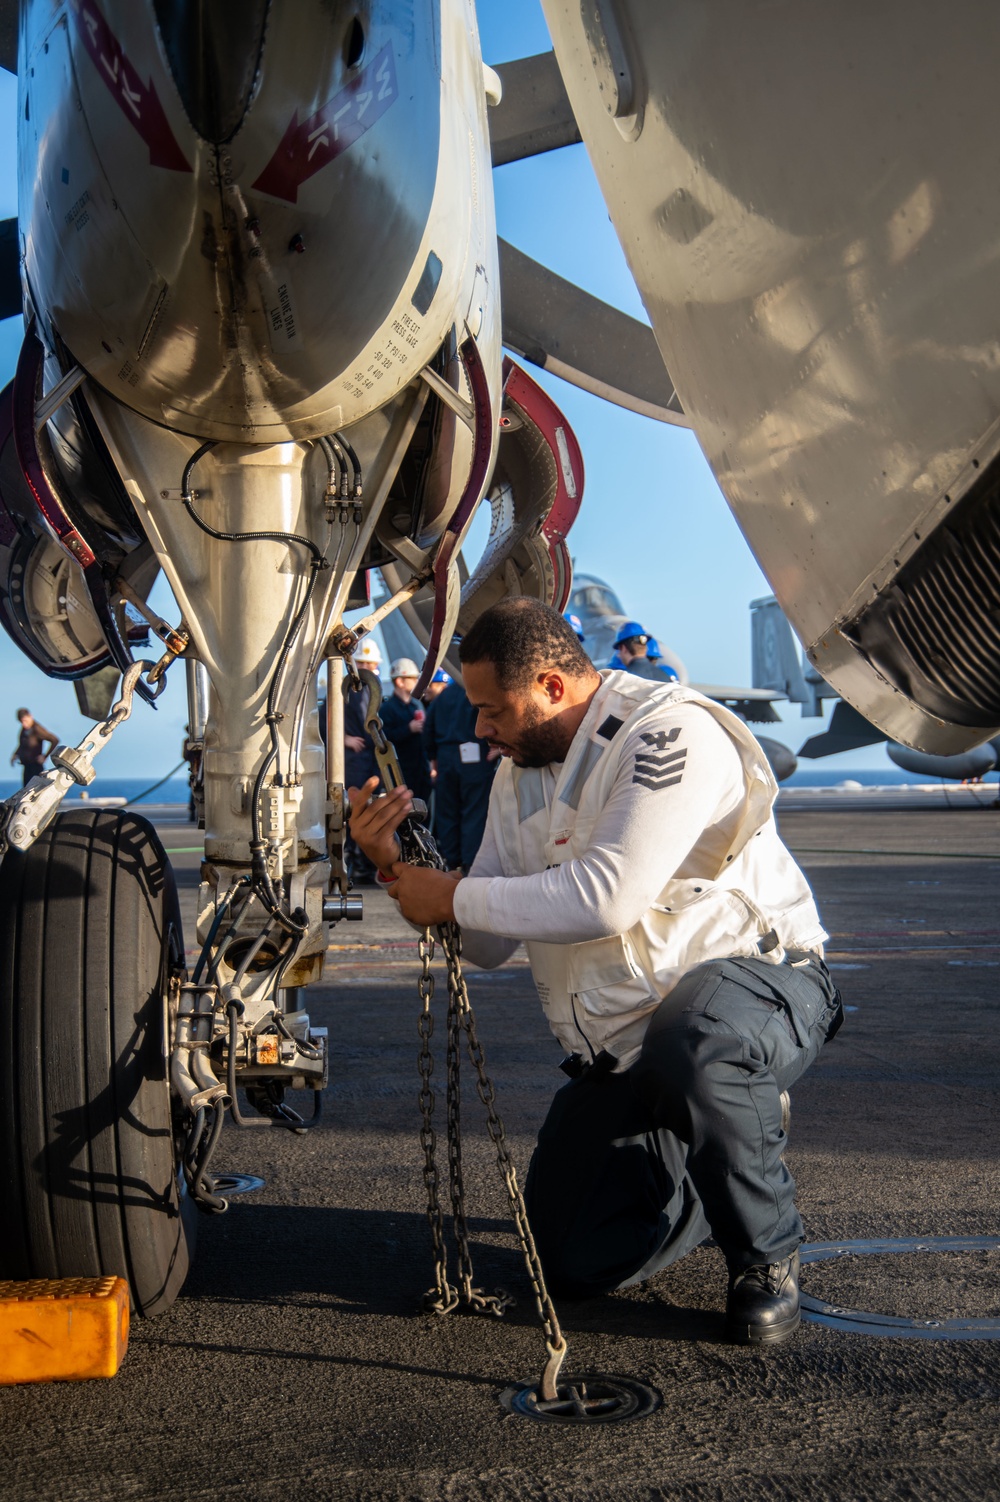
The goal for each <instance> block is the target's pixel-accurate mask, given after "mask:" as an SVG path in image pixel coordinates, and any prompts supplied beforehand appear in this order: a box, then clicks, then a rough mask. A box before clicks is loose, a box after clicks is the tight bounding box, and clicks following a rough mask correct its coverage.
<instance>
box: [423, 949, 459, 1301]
mask: <svg viewBox="0 0 1000 1502" xmlns="http://www.w3.org/2000/svg"><path fill="white" fill-rule="evenodd" d="M419 951H420V975H419V977H418V979H417V993H418V995H419V997H420V1017H419V1019H418V1022H417V1032H418V1033H419V1035H420V1053H419V1055H418V1057H417V1065H418V1068H419V1070H420V1118H421V1125H420V1146H421V1147H422V1148H423V1150H424V1187H425V1188H426V1190H427V1223H428V1225H429V1226H430V1228H431V1245H432V1248H433V1252H434V1287H433V1289H431V1290H430V1291H429V1292H428V1293H426V1294H425V1295H424V1307H425V1308H426V1309H427V1310H428V1311H429V1312H430V1313H432V1314H450V1313H451V1311H452V1310H453V1309H457V1307H458V1289H457V1288H454V1287H453V1286H452V1285H451V1283H449V1282H448V1253H447V1250H446V1249H445V1242H444V1216H443V1214H442V1212H441V1197H440V1193H439V1189H440V1182H439V1178H438V1170H437V1159H436V1148H437V1133H436V1132H435V1130H434V1086H433V1084H432V1083H431V1075H432V1074H433V1072H434V1056H433V1054H432V1052H431V1038H432V1037H433V1036H434V1013H433V1012H432V1011H431V1002H432V1000H433V999H434V976H433V975H432V974H431V960H432V959H433V958H434V940H433V939H432V938H431V935H430V933H429V932H425V933H424V934H423V936H422V937H421V940H420V945H419Z"/></svg>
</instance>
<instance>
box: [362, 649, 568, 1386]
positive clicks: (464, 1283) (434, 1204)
mask: <svg viewBox="0 0 1000 1502" xmlns="http://www.w3.org/2000/svg"><path fill="white" fill-rule="evenodd" d="M345 662H346V665H347V674H348V676H347V678H346V679H345V684H346V685H349V686H350V687H351V688H353V689H360V688H365V689H367V691H368V704H367V707H366V710H365V728H366V729H367V730H368V732H369V734H370V735H371V737H372V741H373V744H374V746H375V759H376V762H377V764H378V768H379V772H380V774H381V776H382V781H383V783H384V785H385V789H386V791H387V792H392V790H393V789H394V788H397V787H399V786H400V785H401V784H402V782H403V776H402V773H401V771H400V768H399V762H398V760H397V758H396V752H395V748H394V747H393V745H392V742H391V741H390V740H389V739H388V738H387V736H386V734H385V731H384V729H383V727H382V721H381V719H380V717H379V707H380V705H381V702H382V685H381V683H380V682H379V679H378V677H377V676H376V675H375V674H374V673H372V672H369V671H368V670H367V669H364V668H362V669H360V670H359V669H358V668H357V667H356V666H355V664H354V662H353V661H352V659H351V657H350V656H349V655H347V656H345ZM415 805H416V806H415V809H414V812H413V813H411V814H409V815H408V816H407V818H406V819H404V821H403V823H402V824H401V825H400V827H399V830H398V831H397V833H398V836H399V843H400V851H401V855H402V859H403V860H404V861H406V862H407V863H408V864H410V865H415V866H427V867H430V868H432V869H434V870H438V871H443V870H445V869H446V867H445V862H444V859H443V857H442V855H441V852H440V851H439V850H438V848H437V844H436V842H435V840H434V837H433V835H432V834H431V833H430V830H429V829H428V828H427V826H426V824H425V823H424V822H423V821H424V819H425V818H426V809H425V808H424V806H423V805H422V804H420V803H419V801H418V800H415ZM436 937H437V942H438V943H439V944H440V945H441V949H442V952H443V954H444V958H445V964H446V967H447V974H448V1011H447V1113H448V1124H447V1145H448V1185H449V1192H450V1199H451V1213H452V1226H453V1230H454V1236H455V1243H456V1252H457V1273H456V1283H455V1284H452V1283H451V1282H450V1281H449V1277H448V1252H447V1248H446V1245H445V1234H444V1214H443V1211H442V1209H441V1196H440V1183H441V1179H440V1174H439V1171H438V1166H437V1153H436V1149H437V1133H436V1132H435V1129H434V1107H435V1093H434V1087H433V1085H432V1083H431V1076H432V1073H433V1069H434V1059H433V1055H432V1052H431V1038H432V1036H433V1033H434V1014H433V1012H432V1010H431V1001H432V1000H433V997H434V976H433V974H432V973H431V961H432V959H433V957H434V944H435V937H434V935H432V933H431V931H430V929H429V928H428V929H425V930H424V933H423V935H422V936H421V939H420V944H419V953H420V966H421V968H420V975H419V977H418V980H417V993H418V995H419V997H420V1015H419V1018H418V1023H417V1030H418V1034H419V1037H420V1052H419V1054H418V1067H419V1070H420V1115H421V1127H420V1144H421V1147H422V1148H423V1152H424V1169H423V1176H424V1185H425V1187H426V1190H427V1220H428V1223H429V1225H430V1228H431V1242H432V1246H433V1254H434V1277H435V1281H434V1287H433V1288H431V1289H429V1290H428V1292H427V1293H426V1294H425V1295H424V1307H425V1308H426V1309H428V1310H430V1311H431V1312H432V1313H434V1314H450V1313H451V1311H452V1310H453V1309H456V1308H458V1307H459V1305H460V1304H464V1305H465V1306H466V1307H467V1308H468V1309H471V1310H473V1311H474V1312H476V1313H478V1314H492V1315H495V1316H497V1317H499V1316H501V1315H502V1314H503V1313H504V1310H505V1309H506V1308H507V1307H508V1305H509V1304H511V1303H512V1302H513V1300H512V1299H511V1297H510V1295H509V1294H507V1293H505V1292H503V1290H498V1291H497V1292H496V1293H495V1294H486V1293H484V1292H483V1291H482V1289H481V1288H477V1287H475V1285H474V1283H473V1276H474V1275H473V1269H472V1252H471V1249H470V1247H469V1232H468V1222H467V1219H466V1212H465V1182H464V1178H463V1174H462V1132H461V1072H460V1071H461V1045H462V1038H463V1034H464V1038H465V1045H466V1048H467V1050H468V1054H469V1058H470V1060H471V1062H472V1065H473V1068H474V1069H475V1071H476V1093H477V1094H478V1096H479V1099H480V1100H481V1101H482V1103H483V1106H484V1107H485V1109H486V1123H487V1130H488V1132H489V1135H490V1140H491V1141H492V1143H493V1146H494V1148H495V1149H496V1156H497V1164H498V1166H499V1169H500V1174H501V1177H502V1178H503V1181H504V1186H505V1188H506V1190H507V1198H508V1201H509V1203H510V1209H511V1216H512V1218H513V1221H514V1227H515V1230H516V1231H517V1236H518V1240H519V1242H520V1245H521V1251H522V1254H523V1256H524V1261H525V1266H526V1267H527V1270H528V1277H529V1279H530V1280H531V1287H532V1291H533V1293H534V1296H535V1304H536V1307H537V1309H538V1317H539V1319H540V1320H541V1323H542V1328H543V1330H544V1333H545V1349H546V1351H547V1353H548V1359H547V1361H546V1363H545V1368H544V1370H543V1373H542V1377H541V1381H540V1383H539V1386H538V1393H539V1397H540V1398H541V1399H542V1400H543V1401H548V1402H553V1401H555V1399H556V1398H557V1396H558V1388H557V1382H558V1377H559V1369H560V1367H561V1366H562V1363H563V1360H564V1359H565V1356H566V1350H567V1345H566V1338H565V1336H564V1335H563V1333H562V1329H561V1328H560V1325H559V1317H558V1315H557V1314H556V1311H555V1306H554V1305H553V1303H552V1299H551V1297H550V1295H549V1292H548V1289H547V1288H546V1286H545V1277H544V1274H543V1272H542V1265H541V1260H540V1258H539V1256H538V1251H537V1248H536V1246H535V1241H534V1237H533V1236H532V1234H531V1226H530V1224H529V1222H528V1214H527V1211H526V1209H525V1204H524V1195H523V1194H522V1192H521V1187H520V1184H519V1183H518V1179H517V1169H516V1167H515V1165H514V1160H513V1158H512V1157H511V1153H510V1148H509V1147H508V1145H507V1136H506V1132H505V1129H504V1124H503V1120H502V1118H501V1117H500V1115H499V1113H498V1111H497V1109H496V1088H495V1086H494V1084H493V1081H492V1080H491V1079H490V1076H489V1073H488V1071H487V1067H486V1056H485V1053H484V1051H483V1046H482V1044H481V1043H480V1041H479V1036H478V1033H477V1030H476V1018H475V1013H474V1012H473V1010H472V1003H471V1001H470V1000H469V990H468V986H467V984H466V980H465V975H464V973H463V969H462V934H461V929H460V928H459V926H458V924H457V923H443V924H441V925H440V926H439V927H438V928H437V929H436Z"/></svg>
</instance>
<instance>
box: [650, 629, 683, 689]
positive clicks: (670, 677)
mask: <svg viewBox="0 0 1000 1502" xmlns="http://www.w3.org/2000/svg"><path fill="white" fill-rule="evenodd" d="M646 656H647V658H648V659H649V661H650V662H651V663H652V664H653V665H654V667H658V668H659V670H660V672H661V673H662V674H663V676H664V678H666V680H667V682H668V683H680V681H681V680H680V678H679V676H678V674H677V669H676V668H672V667H671V666H670V664H669V662H664V661H663V653H662V652H661V651H660V643H659V642H658V641H657V640H656V637H655V636H651V637H650V638H649V640H648V642H647V643H646Z"/></svg>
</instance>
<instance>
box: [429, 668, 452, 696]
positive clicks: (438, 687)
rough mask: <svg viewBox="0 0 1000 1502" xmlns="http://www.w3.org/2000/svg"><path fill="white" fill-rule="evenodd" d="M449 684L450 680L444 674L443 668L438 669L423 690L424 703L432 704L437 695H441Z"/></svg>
mask: <svg viewBox="0 0 1000 1502" xmlns="http://www.w3.org/2000/svg"><path fill="white" fill-rule="evenodd" d="M450 682H451V679H450V678H449V676H448V674H447V673H446V672H445V670H444V668H438V670H437V672H436V673H435V674H434V677H433V678H432V679H431V681H430V683H428V685H427V687H426V688H425V689H424V703H425V704H433V702H434V700H435V699H436V698H437V696H438V694H443V693H444V691H445V689H446V688H447V687H448V684H449V683H450Z"/></svg>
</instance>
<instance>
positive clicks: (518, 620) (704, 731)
mask: <svg viewBox="0 0 1000 1502" xmlns="http://www.w3.org/2000/svg"><path fill="white" fill-rule="evenodd" d="M460 657H461V660H462V665H463V675H464V679H465V688H466V692H467V694H468V697H469V699H470V701H471V702H472V703H473V704H474V705H475V706H476V708H477V710H478V721H477V725H476V733H477V735H479V736H482V737H484V738H485V739H487V740H488V741H489V742H490V744H491V745H493V746H495V747H497V748H498V749H499V750H500V752H501V753H502V755H503V763H502V765H501V768H500V770H499V772H498V774H497V777H496V779H495V781H494V784H493V789H492V794H491V798H490V806H489V818H488V822H487V827H486V833H485V836H484V839H483V843H482V846H481V847H480V850H479V853H478V855H477V857H476V859H475V861H474V863H473V865H472V868H471V870H470V872H469V874H468V876H467V877H465V878H461V879H457V878H456V874H455V873H450V874H445V873H442V872H437V871H431V870H427V869H425V868H421V867H416V866H409V865H405V864H403V863H401V862H400V861H399V858H398V857H399V849H398V844H397V842H396V838H395V832H394V831H395V829H396V828H397V827H398V825H399V823H400V821H401V819H402V818H403V817H404V815H405V813H406V812H407V809H408V807H409V794H408V793H407V790H406V789H397V790H396V792H395V793H393V794H391V795H389V796H388V797H386V798H379V799H376V800H374V801H370V794H371V793H372V792H373V790H374V786H375V784H374V781H369V782H368V783H366V784H365V787H364V788H363V789H360V790H358V789H352V790H351V802H352V809H353V812H352V819H351V827H352V832H353V834H354V838H355V839H356V840H357V842H358V844H359V845H360V846H361V847H362V848H363V849H364V850H365V851H366V852H367V853H368V855H369V856H370V858H371V859H372V860H373V861H375V862H376V864H377V865H378V866H379V868H380V871H381V873H382V878H381V879H382V880H383V881H391V883H392V885H391V887H390V891H391V893H392V895H394V896H395V897H396V898H397V899H398V900H399V903H400V907H401V910H402V912H403V914H404V916H405V917H406V918H408V919H409V920H410V921H411V922H413V923H415V924H417V925H419V926H421V927H422V926H424V925H432V926H433V925H435V924H438V923H442V922H450V921H455V922H457V923H460V924H461V926H462V941H463V952H464V954H465V955H466V956H467V957H468V958H469V959H470V960H472V961H473V962H474V963H475V964H478V965H483V966H487V967H493V966H496V965H499V964H501V963H502V962H503V961H504V960H505V959H506V958H507V957H508V956H509V955H510V954H512V953H513V951H514V949H515V948H516V947H517V945H518V943H519V942H522V941H523V942H524V944H525V946H526V949H527V952H528V958H529V961H530V964H531V970H532V975H533V977H534V980H535V985H536V987H537V989H538V994H539V997H540V999H541V1003H542V1006H543V1008H544V1009H545V1012H546V1015H547V1017H548V1020H549V1023H550V1025H551V1028H552V1031H553V1032H554V1033H555V1035H556V1037H557V1038H558V1039H559V1041H560V1043H562V1045H563V1047H564V1048H565V1050H566V1053H567V1058H566V1059H565V1060H564V1062H563V1066H562V1067H563V1068H564V1070H565V1071H566V1073H567V1074H568V1075H569V1076H570V1080H569V1083H568V1084H566V1085H564V1086H563V1088H562V1089H561V1090H559V1091H558V1093H557V1094H556V1096H555V1099H554V1100H553V1102H552V1105H551V1107H550V1109H549V1113H548V1116H547V1118H546V1120H545V1123H544V1125H543V1127H542V1129H541V1132H540V1134H539V1138H538V1144H537V1147H536V1149H535V1153H534V1155H533V1158H532V1162H531V1167H530V1169H529V1173H528V1178H527V1183H526V1187H525V1195H526V1200H527V1206H528V1213H529V1217H530V1220H531V1225H532V1229H533V1232H534V1236H535V1240H536V1243H537V1246H538V1249H539V1252H540V1254H541V1258H542V1264H543V1266H544V1269H545V1275H546V1278H547V1280H548V1282H549V1285H550V1287H551V1289H552V1291H553V1292H554V1293H557V1294H560V1295H562V1296H563V1297H581V1298H582V1297H590V1296H593V1295H597V1294H601V1293H605V1292H608V1291H610V1290H612V1289H615V1288H625V1287H629V1286H631V1285H633V1284H636V1283H640V1282H642V1281H643V1280H644V1279H646V1278H648V1277H650V1276H651V1275H652V1274H653V1273H656V1272H658V1271H660V1269H662V1268H663V1267H665V1266H667V1265H668V1264H669V1263H671V1262H674V1261H676V1260H677V1259H678V1258H680V1257H682V1256H683V1255H684V1254H685V1253H686V1252H688V1251H690V1250H692V1249H693V1248H694V1247H696V1246H698V1245H699V1244H700V1243H701V1242H702V1241H704V1240H705V1238H706V1237H708V1236H709V1235H711V1236H713V1237H714V1238H715V1241H716V1243H717V1244H718V1246H719V1247H720V1248H721V1249H722V1252H723V1254H724V1256H725V1258H726V1263H727V1266H728V1270H729V1287H728V1298H727V1307H726V1318H727V1331H728V1334H729V1337H730V1338H731V1339H732V1340H734V1341H737V1342H740V1343H750V1342H754V1343H757V1342H777V1341H781V1340H784V1339H786V1338H787V1337H788V1336H790V1335H791V1334H792V1332H793V1331H794V1330H795V1328H796V1326H797V1325H798V1322H799V1294H798V1260H799V1258H798V1247H799V1244H800V1242H801V1241H802V1239H803V1233H802V1223H801V1220H800V1219H799V1215H798V1212H797V1210H796V1208H795V1203H794V1193H795V1184H794V1181H793V1179H792V1176H791V1174H790V1173H789V1171H788V1168H787V1165H786V1164H785V1162H784V1160H783V1158H782V1150H783V1148H784V1145H785V1132H784V1128H783V1124H782V1102H781V1095H782V1092H783V1091H786V1090H787V1089H788V1088H789V1087H790V1086H791V1085H792V1084H793V1083H794V1081H795V1080H797V1079H798V1078H799V1077H800V1076H801V1075H802V1073H803V1072H804V1070H805V1069H807V1068H808V1066H809V1065H810V1064H811V1063H812V1061H813V1059H815V1057H816V1055H817V1054H818V1052H819V1050H820V1048H821V1047H822V1046H823V1044H824V1043H825V1042H826V1041H827V1039H829V1038H831V1037H832V1036H833V1034H834V1033H835V1032H836V1030H837V1028H838V1027H839V1026H840V1023H841V1020H842V1016H843V1012H842V1008H841V1005H840V998H839V995H838V993H837V991H836V988H835V987H834V985H833V982H832V980H831V978H830V974H829V971H828V970H827V968H826V965H825V964H824V962H823V942H824V940H825V938H826V934H825V933H824V932H823V929H822V927H821V926H820V922H819V917H818V915H817V911H816V907H815V904H814V902H813V899H812V894H811V892H810V890H809V886H808V884H807V882H806V879H805V877H804V876H803V874H802V872H801V871H800V870H799V868H798V866H797V865H796V863H795V861H794V860H793V859H792V857H791V855H790V854H789V852H788V851H787V850H786V848H785V846H784V845H783V844H782V842H781V840H780V839H779V837H778V831H777V828H776V826H775V822H774V817H773V814H772V805H773V802H774V799H775V796H776V793H777V786H776V784H775V781H774V777H773V775H772V773H771V769H770V767H769V766H768V762H767V758H766V757H765V756H764V753H763V752H762V751H761V749H760V747H759V745H758V744H757V742H756V740H755V739H754V737H753V736H752V734H751V733H750V731H749V730H748V729H747V727H746V726H745V725H744V724H743V722H742V721H741V720H739V719H738V718H737V717H736V716H735V715H733V714H731V713H730V712H729V711H728V710H726V709H724V708H723V707H721V706H720V705H717V704H714V703H713V702H712V701H710V700H708V699H706V698H704V697H703V696H702V695H700V694H698V693H697V692H696V691H695V690H693V689H690V688H687V687H682V686H680V685H678V684H667V683H664V684H660V685H657V684H654V683H652V682H651V681H649V680H644V679H641V678H637V677H635V676H632V675H630V674H627V673H623V672H616V671H604V672H601V673H598V672H597V671H595V669H594V667H593V666H592V664H591V662H590V660H589V658H588V657H587V655H586V653H585V652H584V651H583V649H582V647H581V646H580V643H579V641H578V640H577V638H576V636H575V634H574V632H573V630H572V628H571V627H570V626H569V625H568V624H567V622H566V621H565V620H563V618H562V617H561V616H560V615H559V614H558V613H557V612H556V611H554V610H551V609H549V608H548V607H547V606H544V605H541V604H539V603H538V602H537V601H532V600H529V599H525V598H519V599H513V600H509V601H504V602H502V603H501V604H499V605H496V606H494V607H493V608H492V609H490V610H488V611H486V612H485V613H484V614H483V615H482V616H481V617H480V619H479V620H478V621H477V622H476V624H475V625H474V626H473V627H472V629H471V630H470V631H469V633H468V634H467V635H466V636H465V637H464V638H463V640H462V642H461V647H460Z"/></svg>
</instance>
